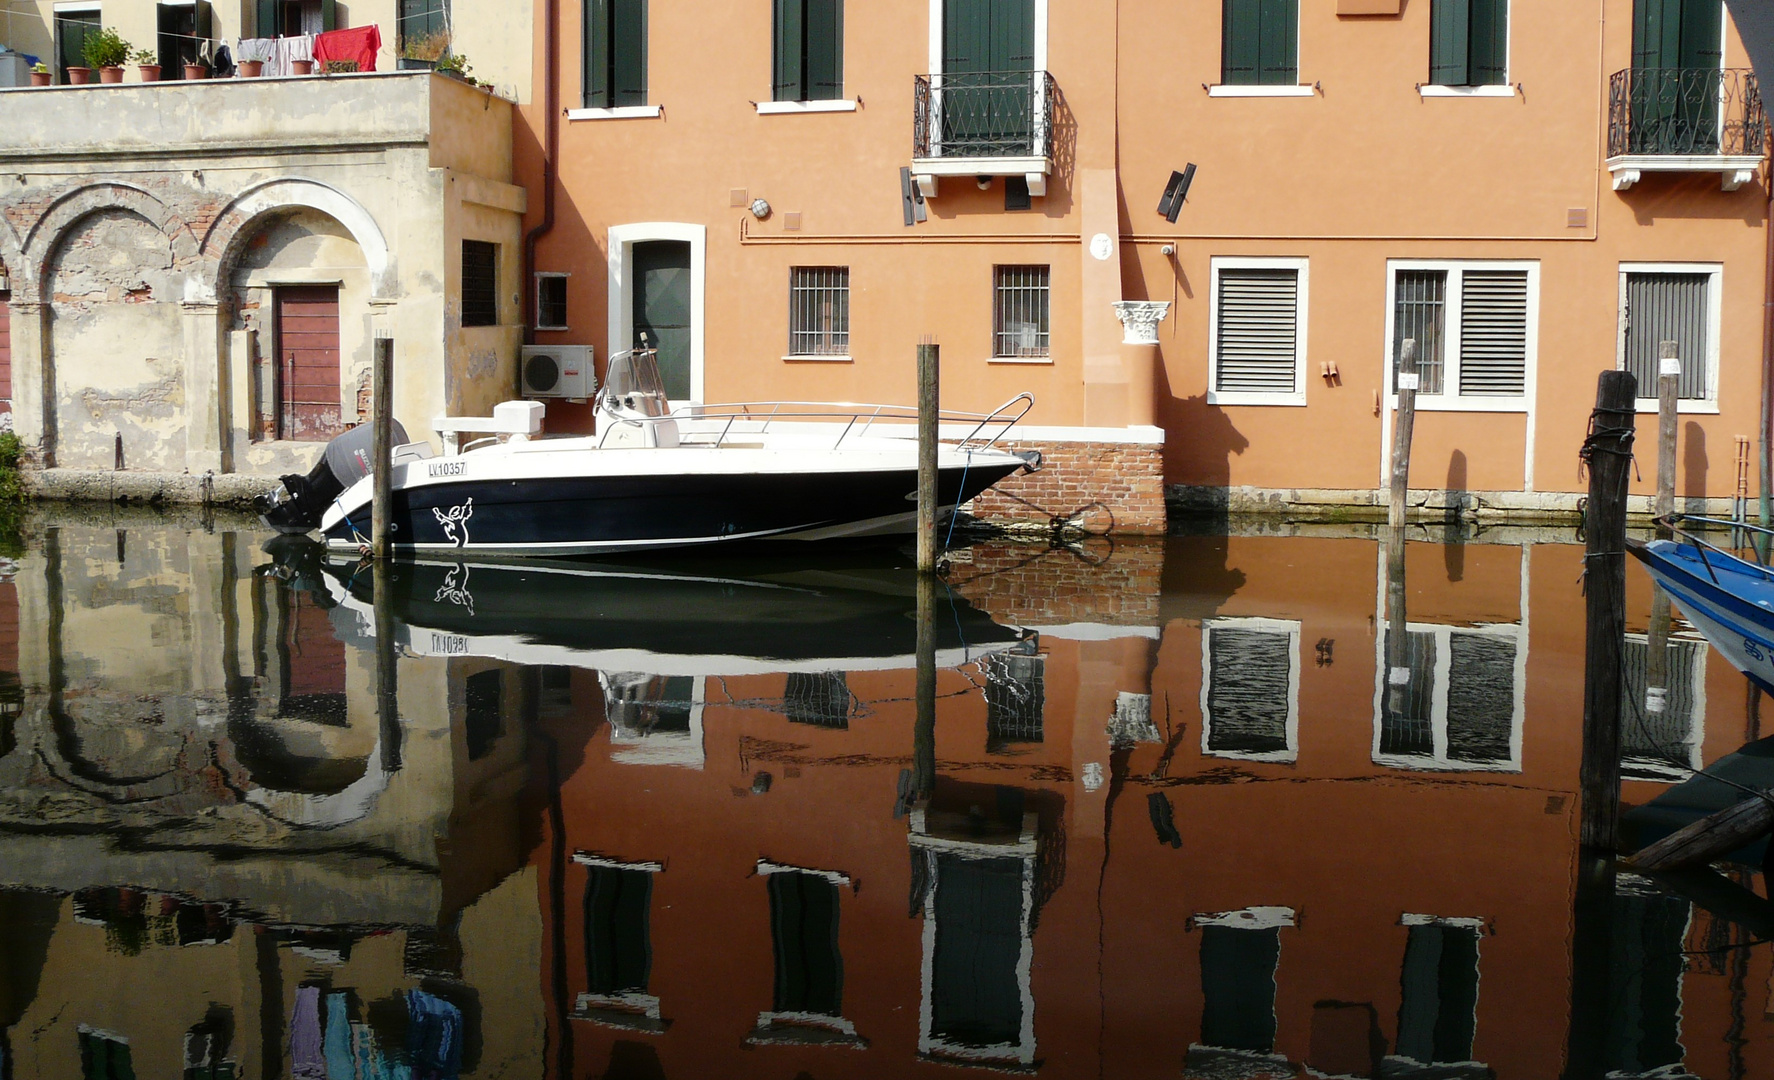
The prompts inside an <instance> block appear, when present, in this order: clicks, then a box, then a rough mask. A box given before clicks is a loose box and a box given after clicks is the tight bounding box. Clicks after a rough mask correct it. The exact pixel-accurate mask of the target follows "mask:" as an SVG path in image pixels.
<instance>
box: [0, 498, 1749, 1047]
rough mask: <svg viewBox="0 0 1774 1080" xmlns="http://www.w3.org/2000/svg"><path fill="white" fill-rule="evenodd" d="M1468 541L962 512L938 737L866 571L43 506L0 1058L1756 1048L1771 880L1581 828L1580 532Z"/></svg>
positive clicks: (1643, 736)
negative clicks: (993, 517) (1075, 528)
mask: <svg viewBox="0 0 1774 1080" xmlns="http://www.w3.org/2000/svg"><path fill="white" fill-rule="evenodd" d="M1460 539H1461V540H1462V542H1461V543H1458V544H1439V543H1429V542H1415V543H1406V544H1402V545H1401V547H1400V549H1398V550H1396V551H1394V552H1393V553H1392V554H1393V556H1394V558H1393V559H1392V560H1391V561H1392V565H1391V566H1390V567H1389V565H1388V552H1387V550H1386V545H1384V544H1382V543H1379V542H1377V541H1376V540H1375V539H1374V538H1373V537H1372V536H1367V535H1355V534H1345V535H1340V536H1339V535H1329V534H1326V535H1317V536H1274V535H1271V536H1260V535H1259V536H1210V537H1187V538H1176V539H1173V540H1171V541H1169V542H1167V543H1135V544H1127V543H1117V544H1110V543H1108V542H1106V541H1092V542H1090V543H1089V544H1085V545H1081V546H1079V547H1076V548H1058V549H1050V548H1047V547H1045V546H1029V545H1019V544H1008V543H1005V544H989V545H980V546H976V547H974V548H971V549H968V550H966V551H963V552H960V553H958V558H957V559H956V564H955V568H954V572H953V573H952V575H951V577H950V579H949V580H948V581H947V582H946V583H945V584H944V585H943V586H942V587H941V588H940V589H939V590H938V592H937V597H936V601H935V604H934V610H935V618H934V619H933V621H932V622H931V624H930V628H929V629H930V632H931V635H932V637H933V638H934V658H935V660H936V666H937V673H936V680H935V689H934V699H935V722H934V726H933V727H932V726H926V725H921V724H920V723H919V720H918V701H917V699H918V689H917V677H916V668H917V656H916V642H917V638H918V629H919V627H918V622H917V620H916V618H915V617H914V615H915V613H916V611H917V610H918V601H917V595H916V594H917V589H916V583H915V580H914V577H913V576H912V575H911V574H909V573H908V572H907V571H905V570H904V569H903V568H901V567H899V566H898V565H896V563H897V559H898V556H897V555H896V554H895V553H892V552H885V553H883V552H878V551H846V552H836V553H831V552H827V553H821V554H819V555H818V556H817V557H815V558H812V559H807V558H804V557H800V556H797V558H796V561H788V560H785V559H781V558H775V559H774V560H773V559H770V558H762V557H761V558H759V559H757V560H751V561H729V562H727V563H723V564H719V565H717V564H699V565H694V566H686V565H684V564H682V563H681V562H676V563H661V564H644V565H643V564H635V565H596V564H584V563H580V564H571V563H567V564H546V565H544V564H537V565H525V566H511V565H500V564H496V563H456V562H436V563H401V564H397V565H395V566H394V567H392V568H390V570H389V571H388V572H387V574H386V579H385V583H384V588H385V590H386V591H385V593H384V594H383V596H382V599H383V600H384V601H385V603H384V604H383V605H381V607H380V609H379V607H378V604H377V593H376V586H375V577H376V575H375V574H372V573H371V572H370V571H369V570H367V569H365V568H362V567H358V566H356V565H354V564H346V563H337V562H329V561H327V560H325V559H323V558H321V557H320V555H319V553H317V552H315V551H313V550H312V549H307V548H303V547H301V546H292V545H289V544H288V543H287V542H275V543H273V544H271V545H264V544H263V540H264V538H263V537H261V536H259V535H257V534H255V533H251V532H245V531H242V532H229V531H226V530H225V529H223V530H222V531H219V532H212V531H208V530H206V529H205V528H202V527H199V525H198V524H197V523H192V524H191V526H190V527H188V528H187V527H181V526H180V525H179V524H177V523H167V522H157V521H150V520H142V521H130V522H128V542H127V545H126V544H125V543H124V541H123V533H122V530H121V529H120V528H119V527H118V525H117V524H116V523H114V522H112V521H110V520H106V521H104V522H102V523H90V522H80V521H77V520H75V519H73V518H68V519H66V520H64V521H61V522H59V523H58V522H56V521H53V520H52V521H48V522H45V523H44V524H43V525H42V526H41V527H40V528H39V529H38V531H37V534H36V536H35V538H33V539H31V540H30V541H29V542H28V544H27V545H26V551H25V552H24V554H23V555H22V557H20V558H19V559H18V563H17V567H16V574H14V575H13V576H11V578H10V580H0V1078H4V1080H13V1078H19V1080H23V1078H26V1077H31V1078H38V1077H42V1078H51V1077H53V1078H61V1077H69V1076H85V1077H130V1076H144V1077H146V1076H183V1077H185V1078H187V1080H193V1078H195V1080H215V1078H223V1077H227V1078H245V1077H249V1076H250V1077H255V1078H257V1077H325V1078H329V1080H337V1078H341V1077H350V1078H352V1080H376V1078H384V1077H386V1078H396V1077H400V1078H407V1080H412V1078H424V1077H456V1076H485V1077H520V1076H531V1077H556V1078H560V1080H568V1078H572V1080H582V1078H584V1080H589V1078H594V1077H617V1078H627V1077H679V1076H681V1077H700V1076H753V1075H756V1076H765V1075H768V1076H806V1077H815V1076H836V1075H843V1076H880V1077H896V1076H902V1075H906V1074H908V1073H909V1072H912V1071H914V1070H917V1071H928V1072H930V1073H931V1074H932V1075H936V1074H937V1073H939V1072H940V1073H954V1074H956V1075H968V1074H977V1075H984V1074H985V1073H986V1072H1012V1073H1034V1074H1040V1075H1046V1076H1057V1077H1073V1076H1076V1077H1085V1076H1089V1077H1099V1076H1105V1075H1113V1076H1147V1075H1152V1076H1176V1075H1182V1076H1186V1077H1202V1078H1208V1077H1213V1078H1220V1077H1250V1078H1257V1077H1268V1076H1288V1077H1294V1076H1300V1075H1317V1076H1336V1077H1389V1078H1467V1077H1472V1078H1477V1077H1492V1076H1494V1077H1502V1078H1517V1077H1520V1078H1534V1077H1546V1076H1554V1075H1564V1076H1570V1077H1585V1076H1593V1077H1598V1078H1599V1077H1603V1076H1614V1077H1645V1076H1653V1075H1655V1076H1659V1077H1678V1076H1690V1075H1691V1076H1703V1077H1708V1078H1712V1077H1720V1078H1725V1077H1753V1076H1758V1075H1774V1031H1771V1030H1770V1024H1771V1023H1774V1020H1770V1016H1771V1015H1774V1013H1771V1010H1774V1002H1771V1001H1770V996H1769V995H1770V987H1771V985H1774V962H1771V961H1770V959H1769V950H1768V949H1767V948H1766V947H1765V946H1764V945H1762V944H1761V941H1762V940H1764V939H1765V938H1766V937H1767V936H1768V935H1770V934H1774V905H1771V904H1770V902H1769V900H1768V899H1767V898H1766V885H1765V883H1764V881H1763V880H1762V875H1761V873H1760V871H1759V867H1751V866H1744V867H1737V866H1727V867H1726V870H1727V872H1728V873H1727V875H1725V876H1721V875H1720V874H1716V873H1710V872H1708V873H1706V874H1701V875H1688V876H1685V877H1680V878H1670V879H1667V880H1666V879H1657V880H1651V879H1647V878H1641V877H1637V876H1635V875H1631V874H1627V873H1625V872H1623V871H1622V872H1618V873H1616V872H1615V870H1614V869H1613V868H1612V867H1611V866H1610V865H1609V864H1607V863H1605V862H1604V863H1591V862H1588V861H1584V860H1580V859H1579V858H1578V852H1577V850H1576V845H1575V813H1576V805H1577V799H1576V782H1577V766H1578V759H1577V755H1578V748H1579V737H1578V726H1579V725H1578V717H1579V714H1580V711H1581V664H1582V638H1583V634H1582V629H1583V628H1582V625H1581V622H1580V619H1581V605H1580V604H1579V603H1578V602H1577V594H1576V591H1575V586H1574V585H1573V584H1572V582H1573V581H1574V580H1575V579H1576V576H1577V572H1578V570H1579V569H1580V564H1581V551H1580V550H1579V549H1577V548H1575V547H1573V546H1570V545H1568V544H1563V543H1556V542H1552V543H1533V542H1531V541H1533V540H1534V539H1536V538H1535V537H1531V536H1527V535H1525V534H1521V535H1513V536H1507V537H1504V538H1502V539H1499V538H1498V537H1497V536H1496V535H1495V534H1491V535H1481V536H1477V537H1472V536H1466V537H1461V538H1460ZM268 549H269V550H268ZM1392 581H1397V582H1400V583H1402V584H1403V588H1401V589H1398V590H1392V591H1389V589H1388V584H1389V582H1392ZM1632 588H1633V589H1634V590H1635V592H1634V595H1633V597H1632V611H1633V617H1632V621H1631V625H1630V627H1629V630H1630V631H1631V633H1630V635H1629V641H1628V655H1627V661H1628V662H1627V669H1626V672H1625V684H1626V690H1627V692H1628V693H1629V694H1630V695H1633V696H1634V697H1635V698H1636V697H1641V696H1642V695H1643V692H1644V691H1643V688H1644V686H1645V685H1646V684H1647V679H1648V678H1649V675H1648V672H1649V671H1650V670H1651V665H1652V662H1653V655H1652V650H1651V647H1650V644H1649V640H1650V639H1649V637H1648V634H1649V632H1650V629H1651V628H1650V627H1649V625H1648V623H1647V620H1648V617H1649V616H1648V612H1649V611H1650V608H1651V597H1650V590H1649V587H1648V584H1647V583H1646V582H1645V581H1644V580H1643V579H1642V578H1641V577H1638V576H1636V572H1635V576H1634V577H1633V579H1632ZM1530 616H1531V617H1530ZM379 654H380V655H382V656H384V657H390V658H391V659H385V660H382V661H380V663H381V664H382V667H381V668H380V669H379V668H378V663H379V661H378V655H379ZM1710 660H1711V658H1710V656H1709V655H1708V650H1707V646H1706V645H1705V644H1704V642H1703V641H1701V640H1700V639H1698V638H1696V637H1695V636H1693V635H1692V634H1691V633H1689V632H1686V631H1685V629H1684V628H1683V627H1682V625H1681V624H1680V623H1679V622H1678V623H1677V625H1676V626H1675V627H1674V631H1673V634H1672V644H1671V649H1670V651H1669V653H1668V664H1669V671H1670V679H1669V682H1670V686H1671V691H1670V695H1669V700H1668V704H1667V707H1666V709H1665V711H1664V712H1663V713H1662V714H1661V715H1660V716H1657V717H1655V718H1654V721H1653V722H1648V723H1641V724H1638V725H1637V726H1633V727H1629V729H1628V730H1626V731H1624V732H1623V736H1622V745H1623V748H1624V750H1623V758H1624V761H1623V770H1624V774H1625V777H1626V781H1625V798H1626V800H1627V802H1629V803H1630V804H1633V805H1635V806H1644V804H1647V803H1650V802H1651V800H1652V799H1654V798H1657V799H1658V803H1657V805H1656V806H1647V807H1645V808H1644V809H1643V810H1642V811H1640V812H1639V813H1637V814H1635V815H1634V816H1633V817H1632V818H1629V824H1631V823H1633V822H1636V823H1637V824H1638V825H1639V827H1640V828H1641V829H1644V830H1647V835H1649V834H1650V833H1651V832H1658V831H1667V830H1668V829H1669V828H1673V827H1676V826H1677V825H1679V824H1680V823H1681V822H1683V821H1685V820H1691V819H1692V817H1693V816H1696V815H1697V814H1699V813H1703V812H1704V807H1703V806H1702V805H1701V804H1703V803H1705V801H1706V800H1707V799H1717V798H1719V797H1721V796H1719V795H1718V794H1717V793H1716V792H1711V791H1709V790H1702V788H1704V785H1701V787H1693V785H1686V786H1684V787H1682V788H1681V789H1679V791H1678V790H1675V789H1672V787H1671V785H1672V784H1675V783H1678V782H1680V781H1683V780H1685V779H1687V777H1688V776H1689V775H1690V773H1691V771H1692V770H1693V769H1694V768H1695V767H1697V766H1699V765H1702V764H1708V763H1713V762H1717V761H1719V760H1720V759H1721V758H1726V757H1727V755H1731V754H1732V752H1733V751H1737V750H1738V749H1739V744H1740V743H1741V742H1742V739H1743V735H1744V732H1745V731H1746V730H1748V731H1749V732H1750V737H1751V738H1754V737H1755V736H1756V735H1757V734H1759V732H1758V731H1757V729H1756V727H1755V725H1756V724H1757V722H1758V721H1757V718H1756V713H1755V711H1754V710H1755V708H1756V700H1755V697H1754V695H1749V696H1747V697H1746V695H1745V691H1744V680H1743V679H1742V677H1741V676H1739V675H1737V674H1736V673H1735V672H1734V671H1732V670H1731V669H1730V667H1729V665H1727V664H1723V663H1714V662H1710ZM383 675H387V676H395V675H397V676H398V678H397V679H393V680H392V685H393V686H395V687H397V691H396V693H397V697H396V698H395V699H394V701H393V706H392V707H390V708H387V709H384V708H382V707H381V704H380V702H379V699H378V694H379V693H382V692H384V690H386V689H388V688H389V687H390V685H391V684H390V682H389V680H385V679H382V678H380V676H383ZM1746 703H1747V704H1746ZM1770 760H1774V754H1770V753H1769V748H1766V747H1761V746H1759V745H1752V746H1751V747H1748V748H1747V749H1746V750H1745V752H1744V753H1741V754H1737V755H1735V756H1733V757H1730V759H1729V762H1728V763H1727V764H1728V765H1729V767H1730V768H1731V769H1733V770H1737V771H1736V772H1734V773H1733V776H1734V777H1736V778H1737V779H1739V780H1740V781H1742V782H1755V781H1756V780H1757V779H1758V777H1760V776H1761V772H1762V771H1767V769H1768V766H1766V765H1764V764H1763V763H1764V762H1768V761H1770ZM1767 782H1768V783H1774V778H1770V779H1769V780H1768V781H1767ZM1712 786H1713V787H1716V786H1717V785H1712ZM1764 786H1766V784H1764ZM1691 787H1692V788H1693V790H1694V791H1695V792H1697V794H1696V795H1695V796H1694V797H1693V798H1688V797H1687V795H1686V794H1685V793H1687V792H1688V791H1689V790H1690V788H1691ZM1666 793H1669V794H1667V795H1666ZM1659 796H1664V797H1662V798H1659ZM1690 804H1692V805H1690Z"/></svg>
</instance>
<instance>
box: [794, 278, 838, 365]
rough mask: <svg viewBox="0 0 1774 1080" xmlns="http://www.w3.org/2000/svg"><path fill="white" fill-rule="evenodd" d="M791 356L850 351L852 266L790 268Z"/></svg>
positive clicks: (828, 354)
mask: <svg viewBox="0 0 1774 1080" xmlns="http://www.w3.org/2000/svg"><path fill="white" fill-rule="evenodd" d="M788 352H789V355H790V356H848V355H849V354H850V268H849V267H848V266H796V267H792V268H790V270H789V282H788Z"/></svg>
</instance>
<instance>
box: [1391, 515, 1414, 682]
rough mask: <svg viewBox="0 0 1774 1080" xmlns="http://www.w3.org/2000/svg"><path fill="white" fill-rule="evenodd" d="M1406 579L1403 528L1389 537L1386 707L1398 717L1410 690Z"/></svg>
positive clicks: (1395, 528) (1396, 529)
mask: <svg viewBox="0 0 1774 1080" xmlns="http://www.w3.org/2000/svg"><path fill="white" fill-rule="evenodd" d="M1408 595H1409V594H1408V593H1406V592H1405V579H1404V527H1403V526H1402V525H1400V526H1395V527H1393V528H1391V529H1388V530H1387V535H1386V706H1387V709H1388V711H1390V712H1391V713H1392V715H1393V716H1395V717H1400V716H1404V715H1406V713H1407V712H1408V708H1407V705H1408V703H1409V702H1408V697H1409V694H1410V687H1411V652H1410V649H1411V636H1410V634H1409V633H1407V632H1406V627H1407V626H1408V625H1409V622H1408V620H1409V614H1408V612H1407V610H1406V607H1405V604H1406V599H1407V597H1408Z"/></svg>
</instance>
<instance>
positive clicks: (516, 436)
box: [431, 401, 544, 455]
mask: <svg viewBox="0 0 1774 1080" xmlns="http://www.w3.org/2000/svg"><path fill="white" fill-rule="evenodd" d="M543 410H544V406H543V404H542V403H541V402H540V401H501V402H500V403H499V404H497V405H495V406H493V415H492V416H439V417H435V418H433V419H432V421H431V427H432V430H434V431H436V432H437V433H438V434H439V435H442V436H443V440H444V453H445V454H447V455H455V454H457V453H460V452H461V442H462V439H461V436H462V433H463V432H468V433H470V434H475V435H507V436H510V438H511V441H512V442H525V441H527V440H528V439H529V437H530V436H532V435H538V434H540V433H541V432H542V413H543Z"/></svg>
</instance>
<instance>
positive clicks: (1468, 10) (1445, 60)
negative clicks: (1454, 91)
mask: <svg viewBox="0 0 1774 1080" xmlns="http://www.w3.org/2000/svg"><path fill="white" fill-rule="evenodd" d="M1474 2H1475V0H1435V3H1434V6H1433V7H1431V8H1430V11H1429V81H1430V82H1431V83H1433V84H1434V85H1436V86H1470V85H1471V79H1472V75H1471V69H1470V67H1469V65H1468V60H1469V58H1470V56H1471V48H1472V39H1471V36H1470V30H1471V26H1472V5H1473V3H1474ZM1476 2H1478V3H1483V2H1484V0H1476Z"/></svg>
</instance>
